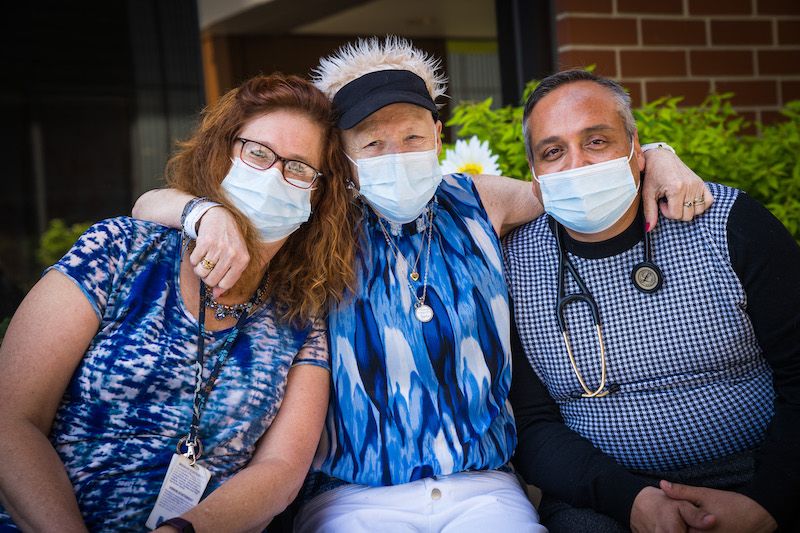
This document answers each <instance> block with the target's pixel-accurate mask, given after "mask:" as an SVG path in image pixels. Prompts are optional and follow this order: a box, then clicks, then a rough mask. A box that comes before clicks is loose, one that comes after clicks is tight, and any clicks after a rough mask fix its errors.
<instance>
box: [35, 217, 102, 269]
mask: <svg viewBox="0 0 800 533" xmlns="http://www.w3.org/2000/svg"><path fill="white" fill-rule="evenodd" d="M89 226H91V223H90V222H79V223H77V224H72V225H71V226H67V225H66V224H65V223H64V221H63V220H61V219H59V218H54V219H53V220H51V221H50V223H49V224H48V225H47V229H46V230H45V232H44V233H42V237H41V239H40V240H39V249H38V250H36V259H37V260H38V261H39V263H40V264H41V265H42V266H50V265H52V264H53V263H55V262H56V261H58V260H59V259H61V257H62V256H63V255H64V254H65V253H67V252H68V251H69V249H70V248H72V245H73V244H75V241H77V240H78V237H80V236H81V234H82V233H83V232H84V231H86V230H87V229H88V228H89Z"/></svg>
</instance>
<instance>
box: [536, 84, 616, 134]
mask: <svg viewBox="0 0 800 533" xmlns="http://www.w3.org/2000/svg"><path fill="white" fill-rule="evenodd" d="M599 124H602V125H606V126H607V127H608V128H609V129H610V130H613V131H614V132H616V130H619V133H625V123H624V121H623V120H622V116H621V115H620V114H619V110H618V104H617V100H616V99H615V98H614V95H613V94H612V93H611V91H610V90H608V89H607V88H605V87H603V86H601V85H598V84H596V83H592V82H587V81H578V82H574V83H568V84H565V85H563V86H561V87H558V88H556V89H554V90H553V91H552V92H550V93H548V94H547V95H545V96H544V97H543V98H542V99H541V100H539V101H538V102H537V103H536V105H535V106H534V108H533V110H532V111H531V114H530V116H529V117H528V124H527V127H528V131H529V132H530V135H531V141H532V142H533V143H536V142H538V141H540V140H542V139H544V138H550V137H569V136H571V135H575V134H579V133H580V132H583V131H587V130H588V129H590V128H594V127H596V126H597V125H599Z"/></svg>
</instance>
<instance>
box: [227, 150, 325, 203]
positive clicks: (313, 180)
mask: <svg viewBox="0 0 800 533" xmlns="http://www.w3.org/2000/svg"><path fill="white" fill-rule="evenodd" d="M235 140H236V141H238V142H240V143H242V144H241V146H240V147H239V159H241V160H242V163H244V164H245V165H247V166H248V167H250V168H254V169H256V170H268V169H270V168H272V167H273V166H274V165H275V163H277V162H278V161H280V162H281V163H283V166H284V168H286V164H287V163H290V162H295V163H301V164H303V165H305V166H307V167H308V168H310V169H311V170H313V171H314V177H313V178H311V181H310V182H308V187H301V186H300V185H297V184H296V183H292V182H291V181H289V180H288V179H286V176H284V175H283V172H281V177H282V178H283V181H285V182H286V183H288V184H289V185H291V186H292V187H297V188H298V189H301V190H304V191H307V190H309V189H311V188H312V187H313V186H314V184H315V183H316V182H317V180H318V179H319V178H320V177H322V176H324V174H323V173H322V172H320V171H319V170H317V169H316V168H314V167H312V166H311V165H309V164H308V163H306V162H305V161H300V160H299V159H287V158H285V157H282V156H281V155H280V154H278V152H276V151H275V150H273V149H272V148H270V147H269V146H266V145H265V144H263V143H260V142H258V141H254V140H253V139H245V138H244V137H236V139H235ZM247 143H255V144H257V145H259V146H262V147H264V148H266V149H267V150H269V151H270V152H272V153H273V154H275V161H273V162H272V163H270V165H269V166H268V167H265V168H261V167H256V166H253V165H251V164H250V163H248V162H247V161H245V159H244V158H243V157H242V152H243V151H244V146H245V145H246V144H247Z"/></svg>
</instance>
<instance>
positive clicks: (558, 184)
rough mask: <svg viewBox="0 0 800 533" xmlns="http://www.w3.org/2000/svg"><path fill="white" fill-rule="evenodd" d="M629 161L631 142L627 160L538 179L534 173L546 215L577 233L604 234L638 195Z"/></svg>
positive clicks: (620, 158) (621, 159)
mask: <svg viewBox="0 0 800 533" xmlns="http://www.w3.org/2000/svg"><path fill="white" fill-rule="evenodd" d="M632 157H633V142H631V153H630V155H628V157H625V156H622V157H619V158H617V159H612V160H611V161H605V162H603V163H596V164H594V165H586V166H584V167H578V168H571V169H569V170H564V171H562V172H553V173H552V174H544V175H542V176H539V177H538V178H537V177H536V173H535V172H534V173H533V178H534V179H535V180H536V181H537V182H538V183H539V189H540V190H541V191H542V202H543V203H544V210H545V212H546V213H547V214H549V215H550V216H551V217H553V218H554V219H556V220H557V221H558V222H560V223H561V224H563V225H564V226H565V227H567V228H569V229H571V230H573V231H576V232H578V233H599V232H601V231H605V230H607V229H608V228H610V227H611V226H613V225H614V224H615V223H616V222H617V221H618V220H619V219H620V218H622V216H623V215H624V214H625V212H626V211H627V210H628V208H629V207H630V206H631V204H633V202H634V200H635V199H636V195H637V194H638V192H639V191H638V187H637V185H636V182H635V180H634V179H633V174H632V173H631V167H630V164H629V163H630V160H631V158H632ZM531 172H533V168H531Z"/></svg>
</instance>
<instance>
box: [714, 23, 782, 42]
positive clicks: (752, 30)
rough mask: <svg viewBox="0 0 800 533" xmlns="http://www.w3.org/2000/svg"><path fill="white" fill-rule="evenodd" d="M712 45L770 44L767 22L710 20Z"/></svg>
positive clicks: (768, 24)
mask: <svg viewBox="0 0 800 533" xmlns="http://www.w3.org/2000/svg"><path fill="white" fill-rule="evenodd" d="M711 43H712V44H715V45H717V44H772V22H770V21H768V20H712V21H711Z"/></svg>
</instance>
